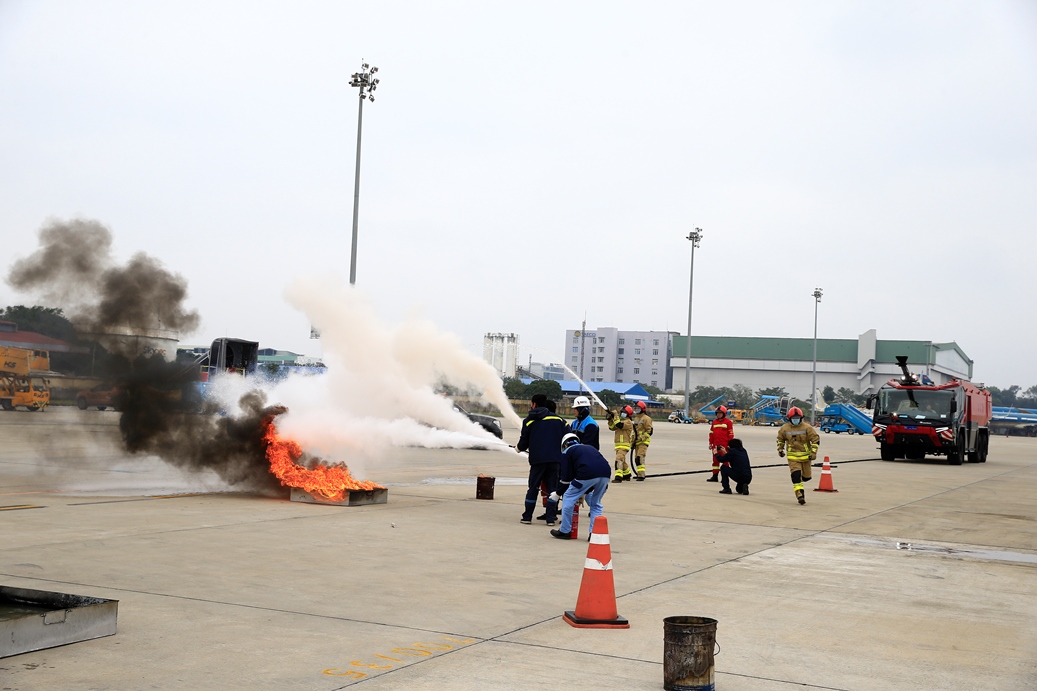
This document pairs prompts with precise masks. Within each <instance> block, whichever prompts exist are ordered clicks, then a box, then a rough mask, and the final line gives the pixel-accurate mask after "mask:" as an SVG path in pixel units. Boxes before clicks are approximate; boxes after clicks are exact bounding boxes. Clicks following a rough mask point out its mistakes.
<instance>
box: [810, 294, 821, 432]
mask: <svg viewBox="0 0 1037 691" xmlns="http://www.w3.org/2000/svg"><path fill="white" fill-rule="evenodd" d="M811 294H812V295H813V296H814V366H813V369H812V372H813V374H812V375H811V378H810V424H811V425H813V424H814V411H815V410H817V306H818V305H820V304H821V289H820V288H814V292H813V293H811Z"/></svg>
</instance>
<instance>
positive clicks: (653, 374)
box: [652, 369, 659, 377]
mask: <svg viewBox="0 0 1037 691" xmlns="http://www.w3.org/2000/svg"><path fill="white" fill-rule="evenodd" d="M652 376H653V377H658V376H659V370H657V369H654V370H652Z"/></svg>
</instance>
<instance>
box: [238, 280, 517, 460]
mask: <svg viewBox="0 0 1037 691" xmlns="http://www.w3.org/2000/svg"><path fill="white" fill-rule="evenodd" d="M285 297H286V299H287V300H288V302H289V303H290V304H291V305H292V306H294V307H296V308H297V309H299V310H301V311H302V312H304V313H305V314H306V316H307V317H308V318H309V320H310V322H311V323H312V324H313V325H314V326H315V327H317V328H318V329H319V330H320V333H321V345H322V347H323V350H324V361H325V364H326V365H327V367H328V369H327V372H326V373H325V374H323V375H319V376H307V375H295V376H292V377H290V378H289V379H287V380H286V381H284V382H281V383H279V384H276V385H274V386H273V387H272V389H270V390H269V402H270V403H279V404H282V405H284V406H286V407H287V408H288V412H287V413H286V414H284V415H281V416H279V417H278V418H277V427H278V431H279V432H280V433H282V434H284V435H286V436H289V437H291V438H292V439H295V440H296V441H297V442H299V443H300V444H301V445H302V446H303V448H304V449H306V450H307V451H309V452H311V453H314V454H317V455H320V456H323V457H325V458H328V459H329V460H332V461H338V460H345V461H346V462H348V463H349V465H350V468H351V469H353V470H354V472H356V473H358V476H361V475H362V474H363V473H364V472H365V466H366V465H369V461H370V459H372V458H375V457H377V454H378V451H379V449H383V448H385V447H387V446H390V445H393V446H423V447H429V448H444V447H451V448H470V447H473V446H483V447H489V448H496V449H500V450H503V451H507V452H509V453H514V451H513V450H512V449H511V448H510V447H509V446H508V445H507V444H505V443H504V442H502V441H500V440H499V439H497V438H496V437H495V436H493V435H491V434H490V433H489V432H487V431H485V430H484V429H483V428H482V427H480V426H479V425H477V424H475V423H473V422H471V421H470V420H469V419H468V418H467V417H465V416H464V415H462V414H461V413H458V412H457V411H456V410H454V407H453V402H452V401H451V400H450V399H448V398H445V397H444V396H441V395H439V394H437V393H436V392H435V390H434V387H435V386H436V384H437V383H439V382H445V383H447V384H450V385H451V386H454V387H456V388H458V389H462V390H467V391H469V392H472V393H474V394H476V395H478V397H479V398H480V400H482V401H485V402H487V403H490V404H492V405H495V406H496V407H497V408H498V409H499V410H500V411H501V412H502V414H503V415H504V416H505V418H506V419H507V420H508V421H509V422H511V423H512V424H513V425H515V426H520V425H521V419H520V418H519V416H518V415H517V414H516V413H515V411H514V410H513V409H512V408H511V405H510V403H509V402H508V398H507V396H506V394H505V393H504V388H503V384H502V382H501V380H500V377H499V375H498V374H497V372H496V370H494V369H493V367H492V366H491V365H490V364H488V363H486V362H484V361H483V360H481V359H480V358H478V357H476V356H475V355H473V354H471V353H470V352H468V351H467V350H466V349H465V347H464V345H463V343H462V342H461V341H460V339H459V338H457V337H456V336H455V335H453V334H450V333H447V332H444V331H443V330H441V329H439V328H438V327H436V326H435V325H434V324H432V323H431V322H429V321H428V320H426V319H421V318H418V317H411V318H409V319H407V320H406V321H404V322H403V323H402V324H400V325H398V326H396V327H395V328H391V327H389V326H386V325H385V324H384V323H383V322H382V321H381V319H379V318H378V316H377V314H376V313H375V312H374V310H373V309H372V307H371V306H370V304H369V303H368V301H367V300H366V298H365V297H364V295H363V293H362V292H361V291H359V290H358V289H356V288H354V287H353V286H350V285H348V284H346V283H344V282H343V281H341V279H338V278H335V277H333V276H325V277H319V278H317V277H305V278H300V279H297V280H296V281H294V282H293V283H292V284H291V285H290V286H289V287H288V289H287V290H286V292H285ZM224 379H225V381H226V382H227V383H226V384H225V385H224V386H225V387H226V389H225V390H224V391H223V392H221V393H222V395H221V396H220V397H221V399H223V400H225V401H232V400H234V399H235V398H236V397H237V395H238V394H239V391H237V390H236V389H237V388H238V387H241V386H244V385H245V384H244V382H242V381H241V380H238V379H235V378H229V377H228V378H224ZM365 460H366V461H368V463H365Z"/></svg>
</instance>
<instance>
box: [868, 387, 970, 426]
mask: <svg viewBox="0 0 1037 691" xmlns="http://www.w3.org/2000/svg"><path fill="white" fill-rule="evenodd" d="M953 398H954V392H953V391H926V390H924V389H883V390H882V391H880V392H879V400H878V405H877V406H876V408H877V410H878V412H879V414H880V415H892V414H894V413H896V414H897V416H898V417H902V418H909V419H912V420H944V421H946V420H949V419H950V417H951V400H952V399H953Z"/></svg>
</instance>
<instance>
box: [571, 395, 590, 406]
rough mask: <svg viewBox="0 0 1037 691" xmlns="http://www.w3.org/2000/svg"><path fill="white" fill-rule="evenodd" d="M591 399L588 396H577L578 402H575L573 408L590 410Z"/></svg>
mask: <svg viewBox="0 0 1037 691" xmlns="http://www.w3.org/2000/svg"><path fill="white" fill-rule="evenodd" d="M590 407H591V399H589V398H587V397H586V396H577V397H576V400H574V401H573V408H590Z"/></svg>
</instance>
